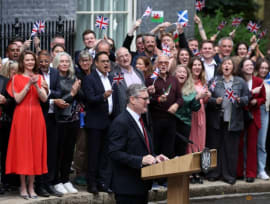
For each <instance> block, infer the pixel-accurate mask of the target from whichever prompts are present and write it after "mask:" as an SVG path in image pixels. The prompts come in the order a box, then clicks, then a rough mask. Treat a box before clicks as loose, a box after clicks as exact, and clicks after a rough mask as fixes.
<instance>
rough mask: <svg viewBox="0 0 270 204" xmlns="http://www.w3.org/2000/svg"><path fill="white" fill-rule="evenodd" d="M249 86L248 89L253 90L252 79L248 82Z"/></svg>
mask: <svg viewBox="0 0 270 204" xmlns="http://www.w3.org/2000/svg"><path fill="white" fill-rule="evenodd" d="M247 85H248V89H249V90H250V91H251V90H252V79H250V80H249V81H248V82H247Z"/></svg>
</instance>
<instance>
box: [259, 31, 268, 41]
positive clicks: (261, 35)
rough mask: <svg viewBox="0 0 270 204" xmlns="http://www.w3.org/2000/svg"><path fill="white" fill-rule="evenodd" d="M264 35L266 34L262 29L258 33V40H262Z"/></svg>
mask: <svg viewBox="0 0 270 204" xmlns="http://www.w3.org/2000/svg"><path fill="white" fill-rule="evenodd" d="M266 33H267V30H266V29H264V30H263V31H262V32H260V33H259V35H258V38H259V39H262V38H263V37H264V36H265V35H266Z"/></svg>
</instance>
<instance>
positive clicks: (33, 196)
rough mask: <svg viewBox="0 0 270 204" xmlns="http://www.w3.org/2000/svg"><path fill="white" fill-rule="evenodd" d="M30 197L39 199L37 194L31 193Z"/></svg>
mask: <svg viewBox="0 0 270 204" xmlns="http://www.w3.org/2000/svg"><path fill="white" fill-rule="evenodd" d="M29 197H30V198H31V199H37V198H38V196H37V194H35V193H33V194H31V193H29Z"/></svg>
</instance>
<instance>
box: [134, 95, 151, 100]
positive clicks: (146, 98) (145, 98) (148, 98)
mask: <svg viewBox="0 0 270 204" xmlns="http://www.w3.org/2000/svg"><path fill="white" fill-rule="evenodd" d="M136 98H141V99H143V100H144V101H148V100H150V99H151V97H141V96H136Z"/></svg>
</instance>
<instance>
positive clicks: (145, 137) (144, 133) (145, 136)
mask: <svg viewBox="0 0 270 204" xmlns="http://www.w3.org/2000/svg"><path fill="white" fill-rule="evenodd" d="M139 121H140V123H141V126H142V129H143V135H144V139H145V143H146V146H147V149H148V152H149V153H151V151H150V146H149V140H148V136H147V132H146V130H145V128H144V123H143V119H142V117H140V119H139Z"/></svg>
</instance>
